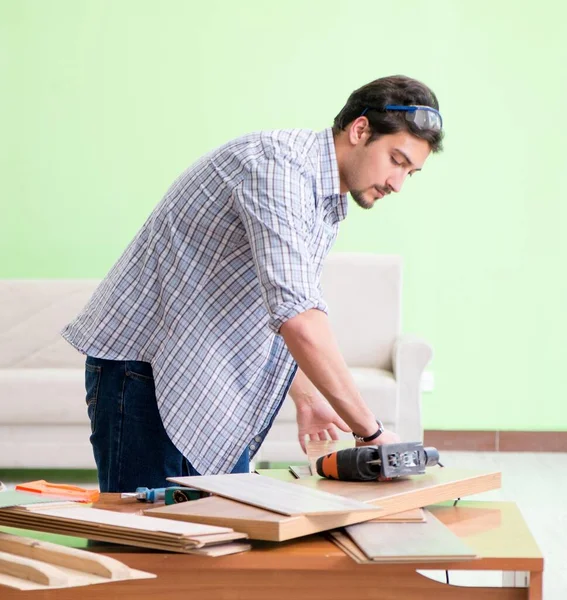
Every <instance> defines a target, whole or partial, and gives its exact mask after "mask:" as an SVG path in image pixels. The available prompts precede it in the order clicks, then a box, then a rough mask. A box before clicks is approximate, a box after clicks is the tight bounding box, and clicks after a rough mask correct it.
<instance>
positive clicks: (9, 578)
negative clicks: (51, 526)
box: [0, 533, 155, 590]
mask: <svg viewBox="0 0 567 600" xmlns="http://www.w3.org/2000/svg"><path fill="white" fill-rule="evenodd" d="M0 548H1V550H0V586H7V587H12V588H16V589H20V590H36V589H53V588H66V587H75V586H79V585H90V584H95V583H108V582H111V581H122V580H127V579H147V578H153V577H155V575H154V574H153V573H147V572H145V571H138V570H137V569H131V568H129V567H128V566H127V565H125V564H124V563H121V562H120V561H118V560H116V559H113V558H110V557H107V556H102V555H98V554H95V553H93V552H89V551H87V550H80V549H77V548H68V547H66V546H60V545H59V544H53V543H52V542H45V541H40V540H34V539H31V538H26V537H20V536H15V535H10V534H6V533H0Z"/></svg>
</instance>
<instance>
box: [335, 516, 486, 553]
mask: <svg viewBox="0 0 567 600" xmlns="http://www.w3.org/2000/svg"><path fill="white" fill-rule="evenodd" d="M346 533H347V534H348V535H349V537H350V538H351V539H352V540H353V542H354V543H355V544H356V545H357V546H358V547H359V548H360V549H361V550H362V552H363V553H364V554H365V556H366V557H367V558H369V559H372V560H373V561H374V562H436V561H445V560H450V561H458V560H471V559H473V558H476V554H475V553H474V552H473V551H472V550H471V549H470V548H469V547H468V546H467V545H466V544H465V542H463V541H462V540H461V539H460V538H458V537H457V536H456V535H455V534H454V533H452V532H451V531H450V530H449V529H448V528H447V527H445V525H443V523H441V522H440V521H439V520H438V519H436V518H435V517H434V516H433V515H432V514H431V513H429V512H428V513H427V518H426V521H425V522H424V523H359V524H357V525H350V526H348V527H346Z"/></svg>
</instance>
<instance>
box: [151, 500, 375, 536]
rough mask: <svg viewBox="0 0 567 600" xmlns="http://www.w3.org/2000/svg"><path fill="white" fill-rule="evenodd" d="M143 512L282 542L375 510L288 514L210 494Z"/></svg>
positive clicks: (357, 519)
mask: <svg viewBox="0 0 567 600" xmlns="http://www.w3.org/2000/svg"><path fill="white" fill-rule="evenodd" d="M144 514H147V515H150V516H152V517H160V518H164V519H174V520H178V521H189V522H193V523H210V524H211V525H219V526H225V527H233V528H236V529H237V530H238V531H242V532H244V533H247V534H248V537H249V538H251V539H253V540H267V541H273V542H282V541H284V540H290V539H294V538H297V537H301V536H304V535H309V534H311V533H317V532H319V531H326V530H327V529H333V528H335V527H343V526H345V525H351V524H352V523H359V522H361V521H367V520H369V519H372V517H373V516H375V514H376V512H375V511H374V510H369V511H367V512H354V513H339V514H330V515H309V516H307V515H300V516H294V517H291V516H286V515H281V514H278V513H275V512H272V511H269V510H265V509H262V508H258V507H256V506H251V505H249V504H243V503H241V502H236V501H234V500H229V499H228V498H222V497H220V496H211V497H210V498H201V499H200V500H194V501H192V502H181V503H179V504H172V505H170V506H163V507H160V508H150V509H147V510H145V511H144Z"/></svg>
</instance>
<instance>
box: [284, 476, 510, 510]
mask: <svg viewBox="0 0 567 600" xmlns="http://www.w3.org/2000/svg"><path fill="white" fill-rule="evenodd" d="M294 485H298V486H306V487H309V488H311V489H314V490H321V491H324V492H328V493H331V494H337V495H339V496H346V497H348V498H352V499H356V500H359V501H361V502H365V503H368V504H371V505H375V506H379V507H380V512H379V513H378V515H376V517H375V518H378V517H382V516H386V515H391V514H394V513H400V512H403V511H406V510H411V509H413V508H420V507H424V506H429V505H430V504H436V503H438V502H444V501H446V500H455V499H456V498H464V497H466V496H471V495H473V494H478V493H481V492H486V491H488V490H494V489H498V488H500V486H501V473H500V472H497V471H496V472H492V473H490V472H489V473H487V472H483V471H473V470H465V469H452V468H441V467H434V468H432V469H429V470H428V471H427V473H425V474H424V475H415V476H413V477H408V478H405V479H394V480H392V481H380V482H379V481H361V482H359V481H335V480H331V479H323V478H321V477H318V476H314V477H311V478H309V479H298V480H296V481H295V482H294Z"/></svg>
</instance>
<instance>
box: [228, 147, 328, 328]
mask: <svg viewBox="0 0 567 600" xmlns="http://www.w3.org/2000/svg"><path fill="white" fill-rule="evenodd" d="M312 190H313V186H312V185H311V184H310V181H309V179H308V177H306V176H305V175H304V174H303V173H302V172H301V170H300V166H299V165H298V164H293V162H292V161H290V160H288V159H286V158H283V157H274V158H264V159H261V160H260V161H258V162H257V163H256V164H255V165H254V166H253V168H252V169H251V170H250V173H249V174H248V176H247V177H246V178H245V179H244V180H243V181H242V183H241V184H240V185H239V186H238V187H237V188H236V189H235V190H234V193H233V202H234V208H235V210H236V211H237V213H238V214H239V216H240V218H241V220H242V223H243V225H244V228H245V230H246V233H247V236H248V239H249V243H250V248H251V250H252V257H253V260H254V265H255V268H256V272H257V275H258V279H259V282H260V287H261V291H262V297H263V300H264V304H265V306H266V309H267V311H268V313H269V315H270V320H269V326H270V328H271V329H272V330H273V331H275V332H276V333H277V332H279V330H280V327H281V326H282V325H283V324H284V323H285V322H286V321H287V320H288V319H291V318H292V317H294V316H296V315H298V314H300V313H302V312H305V311H307V310H310V309H313V308H315V309H318V310H322V311H324V312H327V306H326V304H325V302H324V301H323V298H322V296H321V292H320V287H319V281H318V276H317V274H316V270H315V266H314V260H313V256H312V253H311V250H310V247H309V229H310V223H312V222H313V217H314V203H315V199H314V196H313V191H312Z"/></svg>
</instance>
